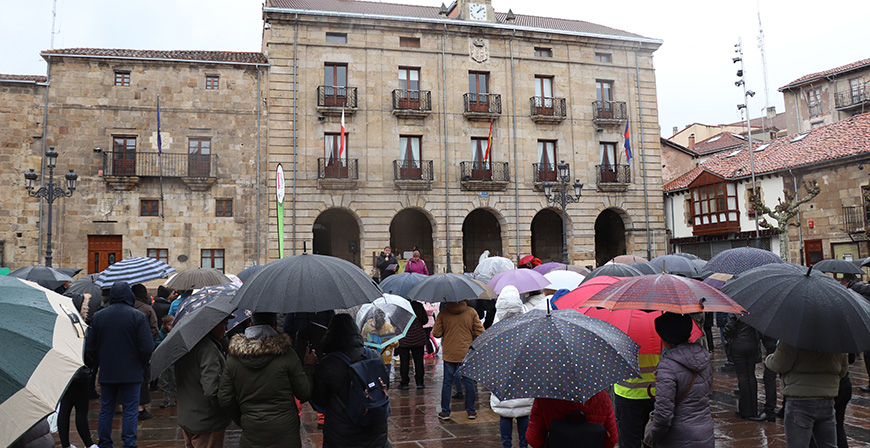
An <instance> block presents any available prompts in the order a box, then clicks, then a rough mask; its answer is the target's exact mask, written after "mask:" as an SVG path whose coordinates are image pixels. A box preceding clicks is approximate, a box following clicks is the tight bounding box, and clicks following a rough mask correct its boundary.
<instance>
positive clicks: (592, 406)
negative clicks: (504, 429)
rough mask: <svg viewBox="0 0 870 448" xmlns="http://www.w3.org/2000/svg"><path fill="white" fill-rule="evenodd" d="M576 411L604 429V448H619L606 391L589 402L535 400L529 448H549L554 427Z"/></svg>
mask: <svg viewBox="0 0 870 448" xmlns="http://www.w3.org/2000/svg"><path fill="white" fill-rule="evenodd" d="M576 411H580V412H582V413H583V415H585V416H586V421H587V422H588V423H595V424H598V425H603V426H604V430H605V431H606V435H605V439H604V445H602V448H613V447H615V446H616V442H618V441H619V435H618V434H617V432H616V415H614V414H613V405H612V404H611V403H610V396H608V395H607V391H604V390H603V391H601V392H598V393H597V394H595V395H593V396H592V398H590V399H589V400H588V401H586V403H576V402H573V401H566V400H557V399H555V398H535V404H533V405H532V415H530V416H529V428H528V429H527V430H526V440H527V441H528V442H529V445H531V446H532V447H533V448H544V447H546V446H547V436H548V434H549V432H550V426H551V424H552V423H553V422H554V421H556V420H566V419H568V418H569V417H570V416H571V414H572V413H575V412H576ZM575 446H578V447H580V446H587V445H582V444H581V443H580V441H578V443H577V445H575ZM687 446H688V445H687Z"/></svg>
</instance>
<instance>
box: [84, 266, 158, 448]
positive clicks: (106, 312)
mask: <svg viewBox="0 0 870 448" xmlns="http://www.w3.org/2000/svg"><path fill="white" fill-rule="evenodd" d="M134 300H135V298H134V296H133V291H132V290H131V289H130V285H128V284H127V283H125V282H118V283H115V284H113V285H112V288H111V290H110V291H109V306H107V307H106V308H104V309H102V310H100V311H99V312H98V313H97V314H95V315H94V318H93V320H92V321H91V327H90V330H89V331H88V336H87V341H86V345H85V347H86V349H85V351H86V352H87V354H88V356H90V357H91V358H92V359H93V360H94V361H95V363H96V364H97V365H99V368H100V375H99V381H100V388H101V391H102V393H101V394H100V399H101V400H100V401H101V403H100V417H99V420H98V426H97V428H98V430H97V433H98V434H99V436H100V446H101V447H111V446H112V419H113V417H114V414H115V399H116V398H117V397H118V395H119V394H120V397H121V405H122V407H123V409H124V414H123V417H122V428H121V438H122V439H123V440H124V446H125V447H135V446H136V423H137V417H138V415H137V408H138V404H139V388H140V386H141V384H142V380H143V378H144V377H145V367H146V366H147V365H148V362H149V361H150V360H151V352H152V351H153V350H154V339H153V338H152V337H151V331H150V329H149V326H148V321H147V320H146V319H145V315H144V314H142V313H140V312H139V311H136V309H135V308H133V301H134Z"/></svg>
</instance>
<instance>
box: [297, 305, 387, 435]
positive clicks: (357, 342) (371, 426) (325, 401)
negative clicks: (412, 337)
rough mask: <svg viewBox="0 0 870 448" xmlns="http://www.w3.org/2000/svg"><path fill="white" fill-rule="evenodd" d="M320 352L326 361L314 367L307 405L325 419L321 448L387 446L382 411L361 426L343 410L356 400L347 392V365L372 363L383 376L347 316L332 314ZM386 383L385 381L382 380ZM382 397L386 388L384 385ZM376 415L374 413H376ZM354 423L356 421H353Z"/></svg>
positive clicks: (373, 354)
mask: <svg viewBox="0 0 870 448" xmlns="http://www.w3.org/2000/svg"><path fill="white" fill-rule="evenodd" d="M323 350H324V352H325V353H326V357H324V358H321V359H320V362H319V363H318V364H317V370H316V373H315V375H314V392H313V393H312V395H311V401H312V402H313V403H314V404H315V405H316V406H317V407H318V408H321V409H325V411H324V414H325V415H326V419H325V421H324V425H323V447H324V448H331V447H334V448H357V447H359V448H383V447H387V446H389V442H388V441H387V415H388V413H389V401H387V405H386V412H383V411H384V409H377V410H373V412H372V414H375V415H379V416H382V418H378V419H377V421H373V422H366V423H367V424H365V425H359V424H357V423H355V421H354V420H355V419H354V418H353V417H352V415H351V414H350V413H349V412H346V410H347V409H349V408H353V407H356V406H358V405H359V404H358V403H357V401H358V396H357V395H356V394H355V393H353V392H355V391H352V390H351V384H352V382H353V377H352V375H353V372H352V369H351V368H350V365H349V362H348V361H350V362H351V363H353V362H358V361H367V360H371V359H376V360H377V363H376V364H375V365H379V366H380V368H381V369H383V374H384V376H386V369H384V368H383V363H382V362H381V358H380V355H378V354H377V352H375V351H374V350H371V349H366V348H365V347H364V346H363V339H362V335H361V334H360V330H359V327H357V325H356V323H354V320H353V317H352V316H351V315H349V314H336V315H335V317H333V318H332V321H331V322H330V323H329V328H328V329H327V330H326V335H325V336H324V338H323ZM383 380H384V381H388V380H389V378H383ZM383 387H384V390H383V392H384V394H385V389H386V385H385V384H384V386H383ZM376 411H378V412H376ZM357 421H358V420H357Z"/></svg>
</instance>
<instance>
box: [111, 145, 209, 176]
mask: <svg viewBox="0 0 870 448" xmlns="http://www.w3.org/2000/svg"><path fill="white" fill-rule="evenodd" d="M102 154H103V170H102V171H103V173H102V175H103V176H122V177H160V176H163V177H170V178H174V177H203V178H214V177H217V155H215V154H177V153H166V152H164V153H162V154H161V153H157V152H138V151H137V152H111V151H106V152H103V153H102Z"/></svg>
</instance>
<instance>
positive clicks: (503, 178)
mask: <svg viewBox="0 0 870 448" xmlns="http://www.w3.org/2000/svg"><path fill="white" fill-rule="evenodd" d="M459 171H460V179H461V180H462V181H463V182H466V181H488V182H510V180H511V178H510V170H509V169H508V164H507V162H460V163H459Z"/></svg>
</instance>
